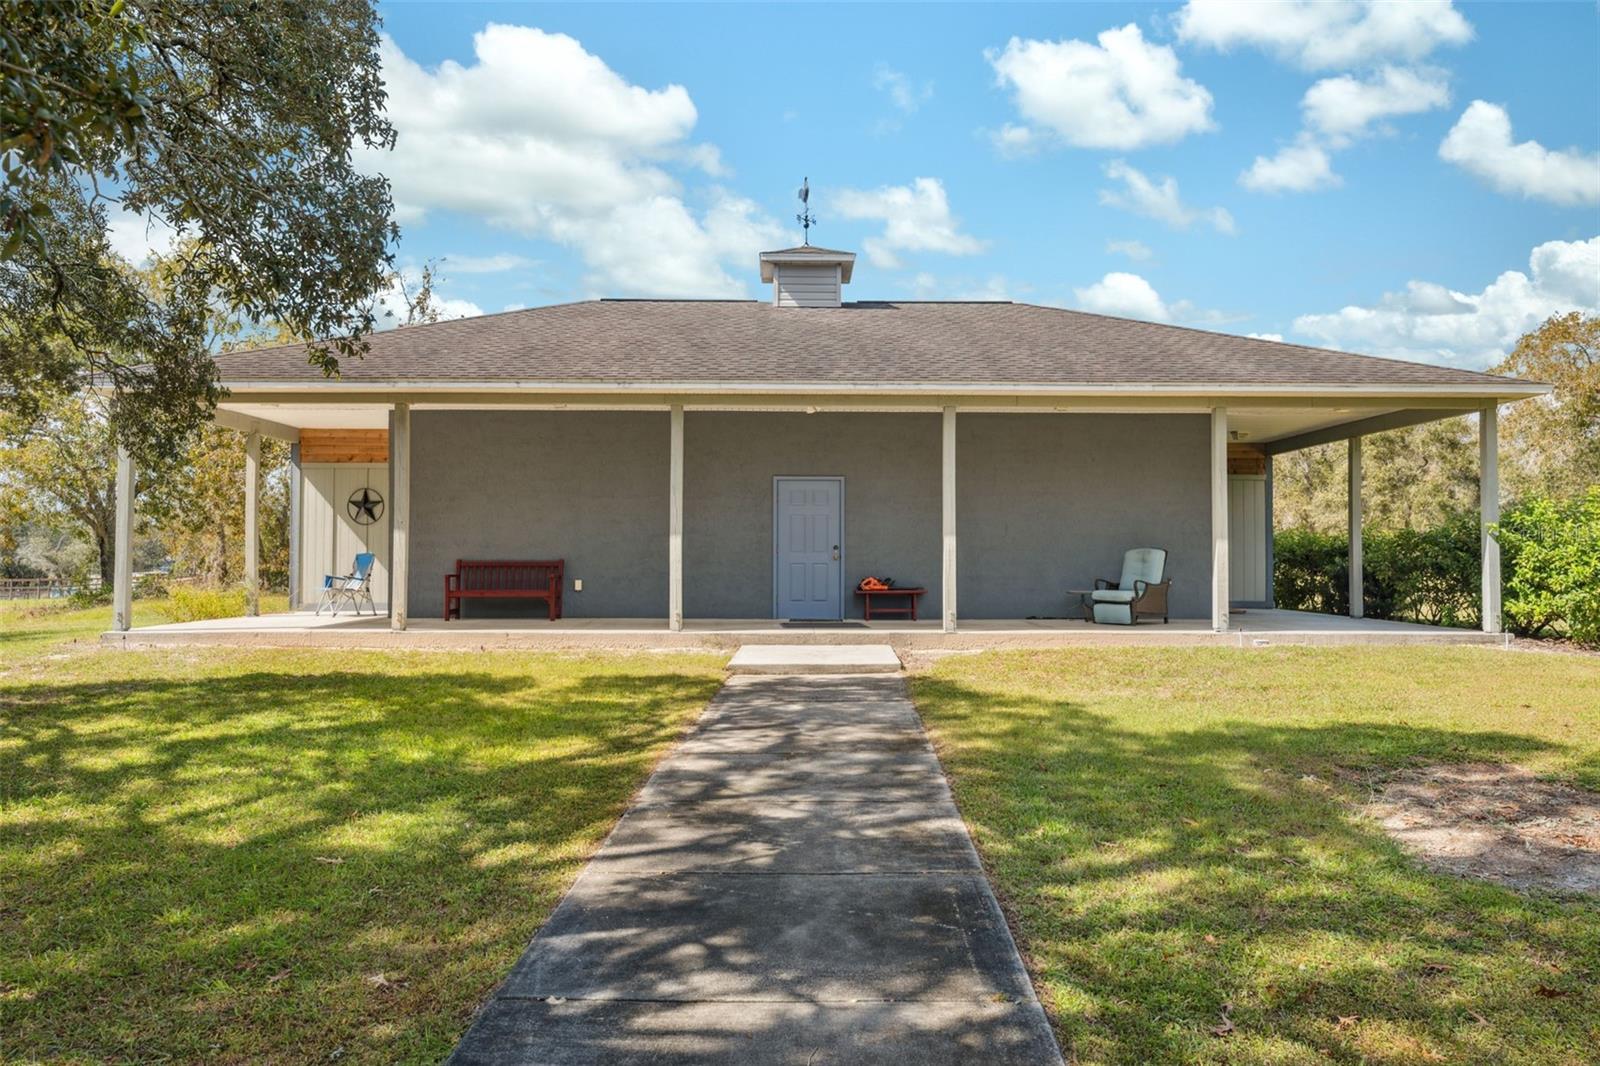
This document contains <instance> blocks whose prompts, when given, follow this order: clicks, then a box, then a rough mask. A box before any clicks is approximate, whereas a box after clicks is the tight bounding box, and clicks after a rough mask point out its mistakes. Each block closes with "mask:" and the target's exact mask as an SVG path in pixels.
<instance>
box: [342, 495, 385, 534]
mask: <svg viewBox="0 0 1600 1066" xmlns="http://www.w3.org/2000/svg"><path fill="white" fill-rule="evenodd" d="M345 509H346V510H348V511H349V512H350V519H351V521H353V522H355V523H356V525H358V526H370V525H372V524H373V523H374V522H376V521H377V520H378V519H380V518H382V517H383V497H382V496H381V495H379V494H378V491H377V490H376V489H371V488H359V489H356V491H354V492H352V493H351V494H350V499H349V500H348V501H347V502H346V503H345Z"/></svg>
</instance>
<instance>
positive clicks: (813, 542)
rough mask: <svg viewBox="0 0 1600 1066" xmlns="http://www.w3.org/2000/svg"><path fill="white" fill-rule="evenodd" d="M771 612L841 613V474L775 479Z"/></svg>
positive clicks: (802, 615) (830, 616)
mask: <svg viewBox="0 0 1600 1066" xmlns="http://www.w3.org/2000/svg"><path fill="white" fill-rule="evenodd" d="M773 493H774V499H773V538H772V539H773V551H774V559H773V564H772V566H773V571H772V572H773V590H774V595H773V599H774V601H775V602H774V604H773V613H774V615H775V616H776V617H778V618H794V619H806V620H811V621H838V620H839V619H841V618H843V617H844V562H843V548H844V479H843V478H837V477H780V478H776V479H774V481H773Z"/></svg>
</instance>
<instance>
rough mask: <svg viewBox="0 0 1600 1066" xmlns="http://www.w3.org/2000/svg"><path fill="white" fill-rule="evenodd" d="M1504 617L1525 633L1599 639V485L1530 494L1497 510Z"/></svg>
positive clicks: (1598, 642) (1513, 628) (1586, 641)
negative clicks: (1560, 495) (1559, 496)
mask: <svg viewBox="0 0 1600 1066" xmlns="http://www.w3.org/2000/svg"><path fill="white" fill-rule="evenodd" d="M1496 536H1497V537H1498V538H1499V540H1500V543H1501V546H1502V548H1503V549H1504V552H1503V554H1504V559H1503V565H1504V571H1503V572H1504V574H1505V620H1506V626H1507V628H1509V629H1510V630H1511V631H1512V632H1513V633H1518V634H1521V635H1524V636H1548V635H1559V634H1565V635H1566V636H1569V637H1571V638H1572V639H1573V640H1575V641H1577V642H1579V643H1582V644H1590V645H1600V489H1590V490H1589V492H1588V493H1587V494H1586V495H1584V496H1579V497H1577V498H1575V499H1572V500H1568V501H1564V502H1562V501H1556V500H1550V499H1543V498H1538V499H1532V500H1529V501H1527V502H1526V503H1525V504H1523V505H1522V506H1519V507H1517V508H1514V509H1512V510H1510V511H1508V512H1507V513H1506V514H1505V515H1503V516H1502V519H1501V522H1500V525H1499V526H1498V527H1497V529H1496Z"/></svg>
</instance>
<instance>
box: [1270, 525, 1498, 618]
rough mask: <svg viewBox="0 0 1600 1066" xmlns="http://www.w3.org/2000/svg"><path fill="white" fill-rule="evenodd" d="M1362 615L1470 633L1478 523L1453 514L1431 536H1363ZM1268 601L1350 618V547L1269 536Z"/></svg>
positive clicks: (1323, 539)
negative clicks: (1270, 593) (1464, 628)
mask: <svg viewBox="0 0 1600 1066" xmlns="http://www.w3.org/2000/svg"><path fill="white" fill-rule="evenodd" d="M1361 542H1362V552H1361V561H1362V567H1361V570H1362V591H1363V597H1362V613H1363V614H1365V615H1366V616H1367V617H1368V618H1394V619H1399V620H1402V621H1408V622H1423V623H1426V624H1428V625H1445V626H1475V625H1477V624H1478V603H1479V599H1480V595H1481V589H1480V587H1479V577H1480V571H1479V567H1478V557H1479V546H1478V521H1477V518H1476V516H1474V515H1471V514H1463V515H1459V516H1457V517H1455V518H1452V519H1451V520H1450V521H1449V522H1447V523H1445V524H1444V525H1442V526H1439V527H1437V528H1435V529H1427V530H1415V529H1400V530H1371V529H1369V530H1366V531H1365V532H1364V533H1363V534H1362V537H1361ZM1273 560H1274V570H1273V575H1272V585H1273V594H1274V596H1275V597H1276V602H1277V605H1278V606H1279V607H1282V608H1286V609H1288V610H1293V611H1317V612H1320V613H1322V614H1348V613H1349V612H1350V540H1349V538H1348V537H1345V536H1341V535H1339V534H1335V533H1313V532H1310V531H1308V530H1303V529H1286V530H1283V531H1281V532H1279V533H1278V534H1276V535H1275V536H1274V537H1273Z"/></svg>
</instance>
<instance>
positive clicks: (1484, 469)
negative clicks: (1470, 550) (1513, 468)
mask: <svg viewBox="0 0 1600 1066" xmlns="http://www.w3.org/2000/svg"><path fill="white" fill-rule="evenodd" d="M1478 518H1479V521H1478V530H1479V533H1478V542H1479V545H1480V548H1481V551H1482V560H1483V589H1482V595H1483V611H1482V614H1483V631H1484V632H1485V633H1499V632H1501V630H1502V625H1501V617H1500V611H1501V604H1500V542H1499V541H1498V540H1496V539H1495V537H1494V533H1493V531H1492V528H1491V527H1493V526H1495V525H1497V524H1498V523H1499V521H1500V412H1499V410H1498V409H1497V408H1495V407H1485V408H1484V409H1483V410H1482V411H1480V412H1478Z"/></svg>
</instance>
